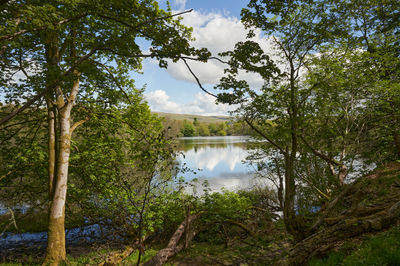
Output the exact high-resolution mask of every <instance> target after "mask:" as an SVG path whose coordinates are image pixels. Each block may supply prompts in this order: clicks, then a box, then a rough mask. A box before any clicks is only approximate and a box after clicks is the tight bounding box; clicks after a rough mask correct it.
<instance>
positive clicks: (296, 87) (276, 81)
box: [217, 0, 337, 235]
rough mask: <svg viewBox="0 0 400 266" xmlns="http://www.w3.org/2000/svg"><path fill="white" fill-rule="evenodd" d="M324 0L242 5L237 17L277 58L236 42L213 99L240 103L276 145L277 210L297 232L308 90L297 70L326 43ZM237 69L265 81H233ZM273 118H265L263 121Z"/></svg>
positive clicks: (330, 20)
mask: <svg viewBox="0 0 400 266" xmlns="http://www.w3.org/2000/svg"><path fill="white" fill-rule="evenodd" d="M330 7H331V6H330V4H329V3H328V2H327V1H307V2H306V1H304V2H302V1H295V2H293V1H283V2H282V1H281V2H274V1H258V0H251V1H250V2H249V4H248V8H246V9H243V10H242V13H241V15H242V22H243V23H244V24H245V26H246V27H247V28H248V29H249V30H250V31H249V34H248V36H249V37H253V36H254V32H255V29H259V30H262V31H263V34H264V35H265V36H266V38H268V40H272V43H273V44H274V46H275V49H276V51H277V52H278V54H279V59H277V60H276V61H274V60H272V59H271V57H270V56H271V54H267V53H265V52H264V51H263V50H262V49H261V47H260V46H259V44H258V43H256V42H254V41H251V40H248V41H246V42H239V43H237V44H236V46H235V50H234V51H230V52H225V53H222V54H221V55H223V56H230V60H229V65H230V68H229V69H227V70H226V73H227V75H226V76H225V77H223V78H222V79H221V82H220V84H219V85H218V86H217V87H218V88H219V89H222V90H231V92H228V93H222V94H220V95H219V101H221V102H225V103H230V104H240V105H241V107H240V108H239V109H238V110H237V112H238V113H239V114H240V115H241V116H242V117H243V119H244V121H246V123H247V124H248V125H249V126H250V127H251V128H252V129H253V130H254V131H256V132H257V133H258V134H259V135H260V136H261V137H262V138H264V139H265V140H267V142H268V143H269V145H270V146H269V148H273V149H276V150H277V151H278V152H279V153H280V154H281V155H282V157H283V161H284V164H283V165H284V171H283V172H284V189H285V191H284V192H285V193H284V206H283V208H284V209H283V214H284V221H285V225H286V229H287V230H288V232H289V233H291V234H294V235H297V234H299V233H300V234H301V232H302V227H303V223H302V221H301V220H299V219H298V218H297V217H296V211H295V196H296V179H298V176H297V175H296V162H297V154H298V152H299V151H300V149H301V147H300V140H299V135H300V133H301V130H302V129H301V128H302V121H303V117H304V110H303V108H304V103H305V102H306V101H307V99H308V97H309V96H310V89H309V88H307V87H304V86H303V85H302V84H301V80H300V76H301V71H302V70H303V69H304V66H305V65H306V64H307V60H308V56H309V55H310V54H311V53H312V52H313V51H315V49H316V48H317V46H318V45H321V44H323V43H325V42H327V41H328V40H329V39H330V37H331V33H332V32H334V31H335V30H337V28H335V23H334V22H335V18H334V17H333V14H330V13H329V12H327V11H326V10H328V9H329V8H330ZM239 70H245V71H248V72H254V73H256V74H258V75H260V76H261V77H262V78H263V79H264V81H265V85H264V86H263V87H262V88H261V90H256V89H255V88H251V87H250V86H249V84H248V83H247V82H246V81H245V80H238V79H237V77H238V74H239ZM272 120H273V121H274V123H270V122H269V121H272Z"/></svg>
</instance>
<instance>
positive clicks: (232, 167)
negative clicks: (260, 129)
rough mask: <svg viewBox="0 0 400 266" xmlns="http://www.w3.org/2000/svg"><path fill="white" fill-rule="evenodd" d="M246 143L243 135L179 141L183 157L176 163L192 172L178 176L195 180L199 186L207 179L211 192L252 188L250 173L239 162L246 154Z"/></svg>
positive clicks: (245, 165) (244, 165)
mask: <svg viewBox="0 0 400 266" xmlns="http://www.w3.org/2000/svg"><path fill="white" fill-rule="evenodd" d="M248 141H249V139H248V138H247V137H243V136H227V137H191V138H180V139H179V142H180V149H181V151H182V153H183V155H181V156H180V158H179V161H180V162H181V164H182V165H184V166H186V167H188V168H190V169H192V170H194V172H195V173H192V172H185V173H183V174H182V175H183V176H184V177H185V179H186V180H193V179H194V178H197V179H198V180H199V181H198V183H199V184H201V183H202V182H203V181H204V180H207V181H208V183H209V185H210V188H211V189H213V190H215V191H220V190H221V188H226V189H228V190H235V189H238V188H246V187H249V186H251V185H253V174H252V170H251V168H250V167H249V166H248V165H247V164H245V163H243V160H244V159H245V158H246V156H247V155H248V154H249V153H248V151H247V149H246V143H247V142H248ZM199 169H200V170H199Z"/></svg>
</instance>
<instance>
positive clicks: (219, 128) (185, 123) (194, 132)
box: [163, 117, 251, 138]
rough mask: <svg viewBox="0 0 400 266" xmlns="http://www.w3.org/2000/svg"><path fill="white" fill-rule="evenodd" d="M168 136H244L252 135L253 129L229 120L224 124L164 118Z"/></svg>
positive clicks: (239, 122)
mask: <svg viewBox="0 0 400 266" xmlns="http://www.w3.org/2000/svg"><path fill="white" fill-rule="evenodd" d="M163 124H164V128H165V129H166V131H167V133H166V134H167V136H169V137H170V138H176V137H196V136H243V135H250V133H251V129H250V128H249V127H248V126H247V125H246V124H244V123H243V122H241V121H237V120H236V121H235V120H229V121H224V122H200V121H199V120H198V119H197V118H196V117H194V118H193V120H187V119H184V120H178V119H173V118H169V117H164V118H163Z"/></svg>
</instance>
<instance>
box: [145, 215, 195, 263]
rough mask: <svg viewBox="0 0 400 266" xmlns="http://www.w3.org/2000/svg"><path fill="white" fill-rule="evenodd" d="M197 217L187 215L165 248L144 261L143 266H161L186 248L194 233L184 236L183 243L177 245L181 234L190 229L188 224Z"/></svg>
mask: <svg viewBox="0 0 400 266" xmlns="http://www.w3.org/2000/svg"><path fill="white" fill-rule="evenodd" d="M198 217H199V215H189V217H187V218H186V219H185V220H184V221H183V222H182V223H181V224H180V225H179V227H178V229H177V230H176V231H175V233H174V234H173V235H172V237H171V239H170V240H169V242H168V245H167V247H166V248H164V249H161V250H160V251H158V253H157V254H156V255H155V256H153V257H152V258H151V259H150V260H148V261H146V262H145V263H144V264H143V266H159V265H163V264H164V263H165V262H167V261H168V259H169V258H171V257H172V256H174V255H176V254H177V253H179V252H180V251H181V250H183V249H184V248H185V245H186V246H187V245H188V243H189V242H190V241H191V240H192V239H193V238H194V237H195V235H196V233H197V232H196V231H191V232H188V234H187V235H186V241H185V243H181V244H178V243H179V240H180V239H181V237H182V235H183V233H184V232H185V229H186V228H190V224H192V223H193V221H195V220H196V219H197V218H198Z"/></svg>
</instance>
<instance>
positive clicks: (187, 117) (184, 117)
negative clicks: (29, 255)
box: [155, 112, 230, 123]
mask: <svg viewBox="0 0 400 266" xmlns="http://www.w3.org/2000/svg"><path fill="white" fill-rule="evenodd" d="M155 113H156V114H158V115H159V116H161V117H168V118H170V119H173V120H188V121H193V120H194V118H197V121H198V122H200V123H221V122H226V121H229V119H230V117H229V116H222V115H221V116H202V115H191V114H172V113H163V112H155Z"/></svg>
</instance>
